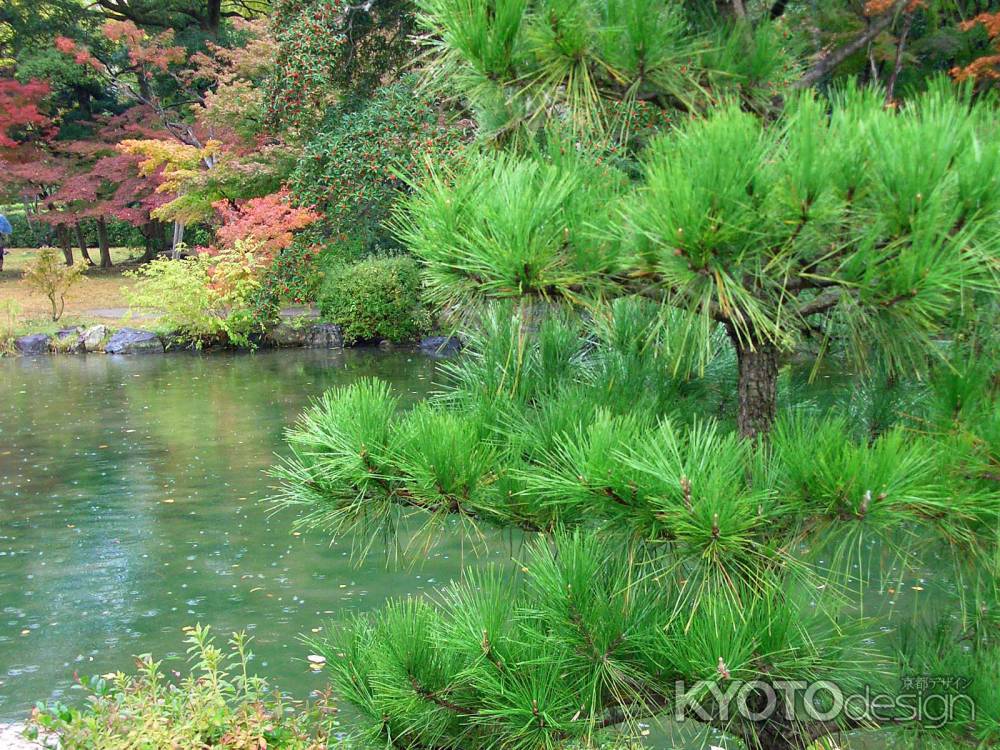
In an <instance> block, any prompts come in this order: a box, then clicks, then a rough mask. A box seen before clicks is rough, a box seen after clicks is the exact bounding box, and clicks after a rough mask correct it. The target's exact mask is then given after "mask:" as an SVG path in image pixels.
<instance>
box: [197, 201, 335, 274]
mask: <svg viewBox="0 0 1000 750" xmlns="http://www.w3.org/2000/svg"><path fill="white" fill-rule="evenodd" d="M216 210H217V211H218V215H219V218H220V220H221V225H220V226H219V228H218V230H217V231H216V235H215V236H216V239H217V241H218V244H219V246H220V247H223V248H232V247H235V246H236V243H237V242H244V243H245V244H247V245H249V246H252V247H254V248H255V250H256V252H257V254H258V256H259V257H261V258H265V259H267V260H270V259H273V258H274V256H276V255H277V254H278V253H279V252H281V251H282V250H284V249H285V248H287V247H289V246H291V244H292V241H293V239H294V238H295V232H297V231H299V230H300V229H305V228H306V227H308V226H309V225H310V224H313V223H315V222H317V221H319V220H320V218H321V217H320V215H319V214H318V213H316V212H315V211H312V210H310V209H306V208H297V207H295V206H294V205H292V202H291V194H290V193H289V192H288V190H281V191H279V192H277V193H274V194H272V195H266V196H264V197H263V198H251V199H250V200H247V201H244V202H242V203H240V204H238V205H236V206H234V205H232V204H230V203H227V202H219V203H217V204H216ZM213 251H214V249H213Z"/></svg>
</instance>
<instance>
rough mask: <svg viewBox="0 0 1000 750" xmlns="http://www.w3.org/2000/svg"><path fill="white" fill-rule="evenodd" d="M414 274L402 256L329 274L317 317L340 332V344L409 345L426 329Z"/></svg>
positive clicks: (427, 318)
mask: <svg viewBox="0 0 1000 750" xmlns="http://www.w3.org/2000/svg"><path fill="white" fill-rule="evenodd" d="M420 292H421V279H420V269H419V268H418V266H417V263H416V261H415V260H413V259H412V258H407V257H405V256H395V257H375V258H369V259H367V260H363V261H361V262H359V263H354V264H352V265H346V266H340V267H338V268H334V269H331V270H330V271H329V272H328V273H327V276H326V281H325V283H324V284H323V289H322V292H321V294H320V300H319V303H320V311H321V312H322V315H323V318H324V319H325V320H327V321H329V322H330V323H336V324H337V325H339V326H340V327H341V328H342V329H343V335H344V342H345V343H348V344H353V343H356V342H358V341H375V340H378V339H388V340H389V341H397V342H398V341H412V340H413V339H416V338H417V337H419V336H420V335H421V334H423V333H425V332H426V331H427V330H428V329H429V328H430V323H431V316H430V312H429V311H428V309H427V307H426V306H425V305H424V304H423V302H422V300H421V298H420Z"/></svg>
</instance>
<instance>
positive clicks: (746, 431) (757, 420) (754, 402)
mask: <svg viewBox="0 0 1000 750" xmlns="http://www.w3.org/2000/svg"><path fill="white" fill-rule="evenodd" d="M734 344H735V346H736V357H737V360H738V361H739V387H738V393H739V417H738V425H739V430H740V434H741V435H742V436H743V437H747V438H754V437H757V436H762V435H767V433H768V432H770V430H771V425H772V424H774V416H775V412H776V408H777V386H778V349H777V347H775V346H774V344H770V343H766V342H759V341H758V342H753V343H751V342H747V341H742V342H740V341H734Z"/></svg>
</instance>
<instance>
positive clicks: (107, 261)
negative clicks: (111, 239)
mask: <svg viewBox="0 0 1000 750" xmlns="http://www.w3.org/2000/svg"><path fill="white" fill-rule="evenodd" d="M97 244H98V245H99V246H100V248H101V268H111V266H113V265H114V264H113V263H112V262H111V245H110V244H108V222H107V220H106V219H105V218H104V217H103V216H100V217H98V219H97Z"/></svg>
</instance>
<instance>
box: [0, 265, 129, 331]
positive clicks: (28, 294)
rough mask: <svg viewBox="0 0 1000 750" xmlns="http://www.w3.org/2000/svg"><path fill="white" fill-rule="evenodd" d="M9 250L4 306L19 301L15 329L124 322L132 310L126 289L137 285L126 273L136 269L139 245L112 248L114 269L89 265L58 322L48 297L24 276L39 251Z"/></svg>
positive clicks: (2, 278)
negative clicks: (28, 283)
mask: <svg viewBox="0 0 1000 750" xmlns="http://www.w3.org/2000/svg"><path fill="white" fill-rule="evenodd" d="M8 252H9V253H10V254H9V255H7V256H6V257H5V258H4V266H3V271H2V272H0V305H3V303H5V302H6V301H7V300H14V302H15V303H16V305H17V309H18V317H17V321H16V323H15V331H16V332H17V334H18V335H21V334H23V333H36V332H41V331H51V330H54V329H58V328H66V327H68V326H73V325H86V324H93V323H120V322H121V319H122V317H123V316H124V315H125V314H126V313H127V311H128V302H127V301H126V300H125V297H124V295H123V294H122V289H123V288H126V287H132V286H134V284H135V281H134V280H133V279H128V278H124V277H123V276H122V272H123V271H127V270H129V269H133V268H135V267H136V266H137V265H138V258H139V256H140V255H141V254H142V251H141V250H137V249H135V248H127V247H115V248H112V249H111V259H112V260H113V261H114V264H115V265H114V268H109V269H100V268H96V267H94V268H88V269H87V272H86V276H85V278H84V279H83V280H82V281H80V282H79V283H78V284H77V285H76V286H74V287H73V288H72V289H71V290H70V291H69V293H68V294H67V295H66V309H65V312H64V313H63V316H62V318H60V319H59V322H58V323H53V322H52V320H51V312H50V311H51V308H50V307H49V301H48V299H46V297H45V296H44V295H43V294H41V293H40V292H37V291H35V290H33V289H31V288H29V287H28V285H27V284H25V283H24V281H23V279H22V276H23V273H24V268H25V266H27V264H28V263H29V262H30V261H31V259H32V258H34V257H35V254H36V253H37V252H38V251H37V250H34V249H30V248H27V249H25V248H11V249H10V250H9V251H8ZM91 254H92V256H93V257H94V258H95V259H96V258H97V250H96V249H92V250H91ZM76 256H77V257H76V261H77V262H78V263H79V262H80V258H79V251H76ZM4 314H5V312H4Z"/></svg>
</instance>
